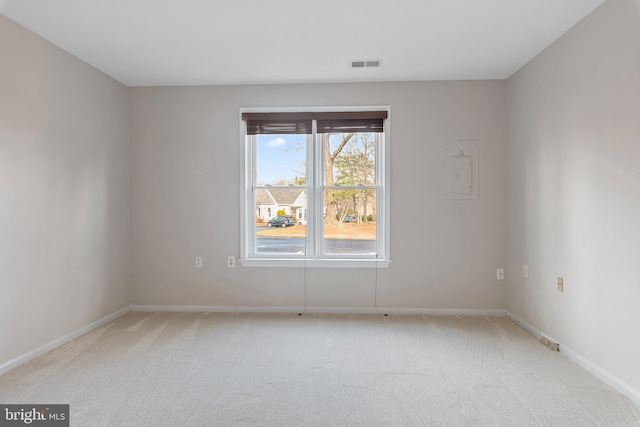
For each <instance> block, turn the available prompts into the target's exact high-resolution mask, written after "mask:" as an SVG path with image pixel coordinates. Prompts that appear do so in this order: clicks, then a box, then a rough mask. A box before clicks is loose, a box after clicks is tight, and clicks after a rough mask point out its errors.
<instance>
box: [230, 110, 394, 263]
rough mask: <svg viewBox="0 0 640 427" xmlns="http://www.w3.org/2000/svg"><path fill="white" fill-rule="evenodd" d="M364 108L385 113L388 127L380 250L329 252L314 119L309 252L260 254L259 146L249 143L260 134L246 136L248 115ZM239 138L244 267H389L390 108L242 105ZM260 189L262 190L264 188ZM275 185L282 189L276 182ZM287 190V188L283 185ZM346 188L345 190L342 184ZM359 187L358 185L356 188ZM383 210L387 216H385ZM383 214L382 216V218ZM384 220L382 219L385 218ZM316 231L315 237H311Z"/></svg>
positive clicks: (381, 174)
mask: <svg viewBox="0 0 640 427" xmlns="http://www.w3.org/2000/svg"><path fill="white" fill-rule="evenodd" d="M309 111H312V112H314V113H325V112H363V111H386V112H387V118H386V119H385V120H384V128H383V132H382V133H381V134H378V135H379V136H378V135H377V136H376V142H377V143H376V166H375V167H376V177H377V179H378V182H376V186H375V187H376V192H377V193H378V194H376V215H377V218H376V254H375V255H369V254H324V253H322V250H321V249H322V242H321V241H322V240H323V239H324V235H323V230H324V223H323V221H322V220H321V218H320V220H318V218H317V216H318V209H319V208H318V204H319V203H321V201H322V197H323V196H322V193H323V191H324V189H325V187H326V186H325V184H324V183H325V180H324V179H325V177H324V167H323V166H324V165H323V162H324V153H323V149H322V148H323V147H322V146H321V144H319V143H317V141H316V139H317V136H318V134H317V133H316V121H315V120H313V132H312V135H311V136H310V137H308V140H307V154H306V157H307V163H306V165H305V166H306V172H307V182H306V185H305V187H306V189H307V208H306V221H307V239H306V247H307V250H306V253H305V254H303V255H296V254H290V253H289V254H276V253H274V254H269V255H265V254H258V253H256V250H255V249H256V248H255V235H256V221H255V215H256V213H255V199H254V192H255V190H256V189H257V188H256V183H255V179H256V173H257V171H256V164H257V162H256V161H255V159H256V155H257V152H256V144H252V143H251V142H250V141H251V139H252V138H253V137H255V135H247V127H246V122H245V121H244V120H243V119H242V114H243V113H300V112H309ZM239 123H240V126H239V136H240V138H239V139H240V156H239V157H240V192H241V197H240V222H241V223H240V259H239V262H240V264H241V265H242V266H243V267H314V268H317V267H319V268H323V267H326V268H387V267H388V266H389V265H390V264H391V257H390V246H391V245H390V224H391V220H390V194H389V188H390V162H389V160H390V146H391V144H390V140H391V138H390V134H391V132H390V125H391V107H390V106H388V105H387V106H349V107H286V108H282V107H281V108H277V107H268V108H261V107H258V108H240V109H239ZM259 188H262V187H261V186H260V187H259ZM271 188H273V189H278V188H280V187H279V186H272V187H271ZM282 188H287V187H282ZM341 188H343V189H344V188H345V187H344V186H342V187H341ZM354 189H358V188H357V187H354ZM380 213H382V215H380ZM380 216H382V218H380ZM380 219H381V220H380ZM311 234H313V235H314V236H313V237H311Z"/></svg>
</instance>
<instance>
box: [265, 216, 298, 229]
mask: <svg viewBox="0 0 640 427" xmlns="http://www.w3.org/2000/svg"><path fill="white" fill-rule="evenodd" d="M292 225H296V223H295V221H294V220H293V217H290V216H276V217H274V218H271V219H270V220H269V221H267V227H282V228H285V227H291V226H292Z"/></svg>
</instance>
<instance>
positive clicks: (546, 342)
mask: <svg viewBox="0 0 640 427" xmlns="http://www.w3.org/2000/svg"><path fill="white" fill-rule="evenodd" d="M540 342H541V343H542V344H544V345H545V346H547V347H549V348H550V349H551V350H553V351H560V344H558V343H557V342H555V341H553V340H551V339H549V338H547V337H545V336H542V337H541V338H540Z"/></svg>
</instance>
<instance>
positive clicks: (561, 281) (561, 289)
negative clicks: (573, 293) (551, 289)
mask: <svg viewBox="0 0 640 427" xmlns="http://www.w3.org/2000/svg"><path fill="white" fill-rule="evenodd" d="M558 292H564V278H563V277H558Z"/></svg>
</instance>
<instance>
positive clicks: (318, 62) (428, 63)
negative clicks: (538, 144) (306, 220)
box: [0, 0, 604, 86]
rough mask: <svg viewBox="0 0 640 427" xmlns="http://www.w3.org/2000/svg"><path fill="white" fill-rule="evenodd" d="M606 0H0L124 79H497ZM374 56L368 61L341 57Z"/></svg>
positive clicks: (9, 12) (17, 16) (6, 11)
mask: <svg viewBox="0 0 640 427" xmlns="http://www.w3.org/2000/svg"><path fill="white" fill-rule="evenodd" d="M602 3H604V0H393V1H385V2H382V1H376V0H319V1H316V2H311V1H305V0H270V1H267V0H226V1H225V0H179V1H178V0H0V13H2V14H3V15H5V16H6V17H8V18H9V19H12V20H13V21H15V22H18V23H19V24H21V25H23V26H25V27H26V28H28V29H30V30H31V31H33V32H35V33H37V34H39V35H41V36H42V37H44V38H45V39H47V40H49V41H50V42H52V43H53V44H55V45H57V46H59V47H61V48H62V49H64V50H66V51H68V52H70V53H71V54H73V55H75V56H77V57H78V58H80V59H82V60H84V61H86V62H87V63H89V64H91V65H93V66H94V67H96V68H98V69H100V70H102V71H103V72H105V73H106V74H108V75H110V76H112V77H113V78H115V79H116V80H118V81H120V82H122V83H124V84H125V85H127V86H156V85H209V84H250V83H296V82H357V81H410V80H460V79H463V80H466V79H472V80H475V79H504V78H507V77H509V76H510V75H511V74H513V73H514V72H515V71H517V70H518V69H519V68H520V67H522V66H523V65H525V64H526V63H527V62H528V61H529V60H530V59H532V58H533V57H534V56H536V55H537V54H538V53H540V52H541V51H542V50H544V49H545V48H546V47H547V46H549V45H550V44H551V43H552V42H553V41H555V40H556V39H557V38H558V37H560V36H561V35H562V34H563V33H565V32H566V31H567V30H568V29H569V28H571V27H572V26H573V25H575V24H576V23H578V22H579V21H580V20H581V19H583V18H584V17H585V16H586V15H588V14H589V13H591V12H592V11H593V10H594V9H595V8H596V7H598V6H599V5H601V4H602ZM357 59H380V60H382V67H380V68H378V69H373V68H368V69H350V68H349V61H350V60H357Z"/></svg>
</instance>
